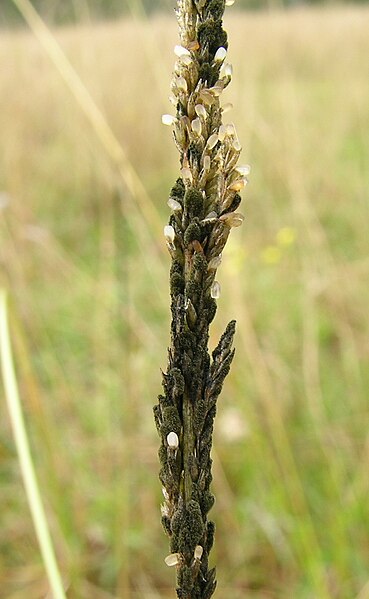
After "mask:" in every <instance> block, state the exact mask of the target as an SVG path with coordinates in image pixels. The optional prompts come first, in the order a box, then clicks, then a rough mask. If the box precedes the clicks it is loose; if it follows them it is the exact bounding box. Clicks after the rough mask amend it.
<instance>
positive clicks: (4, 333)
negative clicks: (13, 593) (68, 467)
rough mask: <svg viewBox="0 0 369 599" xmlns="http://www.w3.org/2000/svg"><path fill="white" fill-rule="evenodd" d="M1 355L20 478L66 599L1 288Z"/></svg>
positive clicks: (52, 576) (55, 584) (59, 595)
mask: <svg viewBox="0 0 369 599" xmlns="http://www.w3.org/2000/svg"><path fill="white" fill-rule="evenodd" d="M0 358H1V370H2V376H3V382H4V389H5V399H6V402H7V406H8V410H9V416H10V422H11V426H12V429H13V435H14V440H15V444H16V448H17V453H18V459H19V465H20V469H21V473H22V477H23V482H24V487H25V490H26V495H27V499H28V504H29V507H30V510H31V515H32V519H33V523H34V526H35V531H36V535H37V539H38V542H39V545H40V550H41V554H42V559H43V561H44V565H45V569H46V573H47V577H48V579H49V583H50V588H51V590H52V593H53V599H66V595H65V592H64V588H63V582H62V578H61V574H60V571H59V568H58V564H57V561H56V557H55V551H54V547H53V543H52V540H51V535H50V531H49V528H48V524H47V519H46V514H45V510H44V507H43V503H42V499H41V493H40V489H39V486H38V482H37V478H36V473H35V468H34V465H33V462H32V456H31V451H30V446H29V441H28V437H27V431H26V427H25V423H24V418H23V413H22V407H21V403H20V399H19V392H18V385H17V379H16V376H15V371H14V362H13V356H12V349H11V343H10V335H9V326H8V314H7V300H6V293H5V291H4V290H0Z"/></svg>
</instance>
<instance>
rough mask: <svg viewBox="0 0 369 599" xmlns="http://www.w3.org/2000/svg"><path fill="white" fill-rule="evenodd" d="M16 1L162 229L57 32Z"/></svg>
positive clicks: (147, 214)
mask: <svg viewBox="0 0 369 599" xmlns="http://www.w3.org/2000/svg"><path fill="white" fill-rule="evenodd" d="M13 3H14V4H15V6H16V7H17V9H18V10H19V12H20V14H21V15H22V17H23V18H24V20H25V22H26V23H27V25H28V26H29V28H30V29H31V31H32V32H33V34H34V35H35V37H36V39H37V40H38V41H39V42H40V44H41V46H42V47H43V48H44V50H45V52H46V54H47V55H48V56H49V58H50V60H51V61H52V63H53V64H54V66H55V67H56V69H57V70H58V72H59V74H60V75H61V77H62V78H63V80H64V82H65V83H66V85H67V87H68V88H69V90H70V92H71V93H72V95H73V96H74V98H75V99H76V101H77V103H78V104H79V106H80V108H81V109H82V111H83V113H84V114H85V116H86V117H87V119H88V120H89V122H90V124H91V125H92V127H93V129H94V131H95V133H96V136H97V138H98V139H99V141H100V143H101V145H102V147H103V148H104V150H105V151H106V153H107V155H108V156H109V158H110V159H111V160H112V162H113V164H114V165H115V167H116V168H117V170H118V172H119V174H120V176H121V177H122V179H123V181H124V183H125V184H126V186H127V188H128V189H129V191H130V193H131V194H132V196H133V197H134V198H135V199H136V201H137V204H138V206H139V207H140V211H141V213H142V215H143V218H144V220H148V221H149V222H150V224H151V226H152V228H153V229H156V231H157V232H159V231H161V228H162V227H161V220H160V218H159V215H158V211H157V209H156V207H155V206H154V204H153V202H152V200H151V198H150V196H149V195H148V193H147V191H146V189H145V187H144V185H143V184H142V182H141V179H140V177H139V175H138V174H137V172H136V170H135V168H134V167H133V166H132V164H131V162H130V161H129V159H128V157H127V154H126V152H125V149H124V148H123V146H122V144H121V143H120V142H119V141H118V139H117V137H116V136H115V135H114V133H113V131H112V129H111V127H110V126H109V124H108V122H107V120H106V118H105V116H104V114H103V113H102V112H101V110H100V108H99V107H98V106H97V104H96V102H95V101H94V99H93V98H92V96H91V94H90V92H89V91H88V89H87V88H86V86H85V85H84V83H83V81H82V80H81V78H80V77H79V75H78V73H77V72H76V70H75V69H74V68H73V66H72V64H71V63H70V61H69V60H68V58H67V57H66V55H65V54H64V52H63V50H62V48H61V47H60V45H59V44H58V42H57V40H56V39H55V37H54V35H53V34H52V32H51V31H50V29H49V28H48V27H47V25H46V23H45V22H44V21H43V19H42V18H41V17H40V15H39V14H38V12H37V11H36V10H35V8H34V7H33V5H32V4H31V2H30V1H29V0H13Z"/></svg>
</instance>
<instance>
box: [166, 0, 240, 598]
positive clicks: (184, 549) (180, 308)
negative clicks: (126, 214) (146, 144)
mask: <svg viewBox="0 0 369 599" xmlns="http://www.w3.org/2000/svg"><path fill="white" fill-rule="evenodd" d="M232 3H233V2H232V1H231V0H229V1H228V2H226V1H225V0H178V2H177V18H178V23H179V31H180V45H178V46H176V47H175V49H174V51H175V54H176V56H177V61H176V63H175V68H174V73H173V79H172V84H171V101H172V103H173V105H174V107H175V110H176V115H175V116H172V115H168V114H167V115H163V119H162V120H163V123H164V124H166V125H170V126H172V127H173V135H174V140H175V144H176V146H177V148H178V150H179V152H180V162H181V172H180V174H181V176H180V177H179V178H178V179H177V181H176V183H175V184H174V186H173V188H172V189H171V191H170V195H169V200H168V205H169V207H170V209H171V211H172V214H171V216H170V219H169V224H168V225H166V226H165V227H164V235H165V239H166V242H167V246H168V249H169V252H170V255H171V258H172V265H171V269H170V294H171V313H172V323H171V343H170V348H169V350H168V367H167V371H166V372H165V373H164V374H163V395H159V402H158V404H157V405H156V406H155V407H154V415H155V422H156V426H157V429H158V433H159V436H160V438H161V446H160V449H159V459H160V464H161V469H160V480H161V482H162V485H163V495H164V503H163V505H162V523H163V527H164V530H165V532H166V534H167V535H168V536H169V539H170V551H171V553H170V555H168V556H167V557H166V559H165V562H166V563H167V565H168V566H175V567H176V572H177V597H179V598H180V599H209V598H210V597H211V596H212V595H213V593H214V590H215V587H216V580H215V569H214V568H213V569H209V563H208V562H209V552H210V550H211V548H212V545H213V541H214V533H215V525H214V523H213V522H212V521H209V520H208V513H209V511H210V510H211V508H212V506H213V504H214V496H213V495H212V493H211V489H210V485H211V481H212V474H211V466H212V460H211V457H210V453H211V445H212V435H213V426H214V418H215V415H216V407H217V398H218V396H219V394H220V392H221V389H222V385H223V382H224V379H225V377H226V376H227V374H228V372H229V369H230V366H231V362H232V359H233V356H234V350H233V349H232V343H233V337H234V333H235V321H232V322H230V323H229V325H228V326H227V328H226V330H225V332H224V334H223V335H222V337H221V339H220V341H219V343H218V346H217V347H216V349H215V350H214V351H213V353H212V356H211V357H210V355H209V351H208V339H209V325H210V323H211V322H212V320H213V319H214V316H215V313H216V307H217V305H216V301H217V300H218V299H219V296H220V285H219V283H218V281H216V272H217V269H218V267H219V266H220V263H221V257H222V251H223V248H224V246H225V244H226V242H227V239H228V236H229V233H230V230H231V228H232V227H237V226H239V225H241V224H242V222H243V216H242V214H240V213H236V212H235V210H237V208H238V206H239V204H240V201H241V197H240V195H239V192H240V191H241V190H242V189H243V188H244V187H245V185H246V184H247V179H246V177H247V175H248V173H249V167H248V166H237V163H238V159H239V155H240V152H241V145H240V142H239V140H238V137H237V134H236V130H235V127H234V125H233V124H231V123H229V124H223V122H222V116H223V113H224V112H226V109H227V106H223V107H222V106H221V104H220V97H221V94H222V91H223V90H224V89H225V88H226V87H227V85H228V84H229V83H230V81H231V78H232V67H231V65H230V64H228V63H227V62H226V57H227V47H228V42H227V34H226V32H225V31H224V29H223V21H222V19H223V14H224V10H225V6H226V5H227V4H232Z"/></svg>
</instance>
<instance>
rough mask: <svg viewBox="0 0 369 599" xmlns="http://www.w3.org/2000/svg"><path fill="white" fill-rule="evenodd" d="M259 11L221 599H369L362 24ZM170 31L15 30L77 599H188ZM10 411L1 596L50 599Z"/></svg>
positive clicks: (4, 245) (29, 367) (35, 283)
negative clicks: (160, 400) (178, 428)
mask: <svg viewBox="0 0 369 599" xmlns="http://www.w3.org/2000/svg"><path fill="white" fill-rule="evenodd" d="M254 4H255V2H254V0H247V1H246V2H241V0H238V2H236V3H235V5H234V6H233V7H232V8H228V9H227V12H226V17H225V25H226V29H227V30H228V33H229V39H230V51H229V59H230V61H231V62H232V63H233V65H234V73H235V74H234V81H233V83H232V85H231V86H230V87H229V88H228V90H227V91H226V94H225V97H224V101H225V102H226V101H229V102H232V103H233V104H234V110H233V112H231V113H228V114H227V118H229V120H231V121H233V122H234V123H235V124H236V127H237V130H238V134H239V137H240V139H241V140H242V142H243V147H244V149H243V156H242V163H250V164H251V165H252V176H251V177H250V179H251V181H250V185H249V187H248V188H247V191H246V193H245V194H244V203H243V212H244V213H245V214H246V216H247V219H246V225H245V226H244V227H242V229H237V230H236V231H234V232H233V233H232V236H231V239H230V242H229V245H228V248H227V251H226V253H225V254H226V255H225V257H224V261H223V265H222V267H221V269H220V274H219V276H220V282H221V284H222V290H223V291H222V296H221V299H220V300H219V308H218V315H217V319H216V321H215V323H214V324H213V327H212V338H211V345H212V346H214V344H215V342H216V340H217V339H218V337H219V335H220V334H221V332H222V330H223V328H224V326H225V324H226V322H227V321H228V320H229V319H231V318H234V317H235V318H236V319H237V321H238V333H237V338H236V347H237V354H236V358H235V361H234V365H233V369H232V372H231V374H230V376H229V378H228V380H227V382H226V385H225V388H224V391H223V394H222V396H221V399H220V403H219V410H218V416H217V423H216V435H215V448H214V453H213V457H214V486H213V489H214V492H215V494H216V497H217V502H216V505H215V507H214V509H213V511H212V517H213V518H214V519H215V521H216V523H217V537H216V546H215V549H214V551H213V555H212V559H213V562H214V563H216V564H217V567H218V578H219V587H218V591H217V595H216V596H217V597H218V599H229V598H230V597H232V598H233V599H246V598H248V599H272V598H273V599H282V598H283V599H286V597H288V598H291V599H330V598H332V599H367V598H368V597H369V507H368V493H369V476H368V471H369V402H368V399H369V397H368V396H369V392H368V387H369V336H368V333H369V331H368V328H369V326H368V323H369V321H368V305H369V287H368V275H369V253H368V250H369V241H368V240H369V236H368V222H369V203H368V193H369V191H368V190H369V168H368V163H369V110H368V107H369V77H368V74H369V35H368V32H369V7H368V6H367V5H364V4H361V5H360V4H356V5H354V4H341V5H335V4H332V3H329V4H321V5H319V6H316V5H315V6H309V5H308V4H303V3H298V5H297V3H296V2H294V3H293V6H290V7H287V8H286V7H283V2H282V0H280V1H279V0H269V1H267V0H266V1H263V2H262V6H258V7H256V6H254V9H253V10H250V7H252V6H253V5H254ZM314 4H315V3H314ZM16 5H18V7H17V6H16ZM32 6H33V7H34V8H35V9H37V13H36V12H35V11H34V10H32ZM247 7H248V8H249V10H242V9H243V8H247ZM173 8H174V2H166V3H164V2H163V4H161V5H160V6H159V4H157V3H155V2H154V1H153V0H150V1H146V2H144V1H142V2H141V1H139V0H119V1H118V0H115V1H114V0H111V1H110V2H108V1H106V2H103V1H102V0H100V1H99V2H98V1H97V0H70V1H67V0H63V2H61V1H59V2H57V1H53V0H47V1H46V0H43V1H42V0H39V1H36V0H33V3H32V4H30V2H29V1H28V0H14V2H13V1H12V0H5V1H4V0H2V1H1V6H0V15H1V31H0V65H1V66H0V139H1V157H0V266H1V279H0V280H1V286H3V287H6V288H7V289H8V291H9V294H10V299H11V314H10V317H11V335H12V342H13V346H14V353H15V358H16V366H17V375H18V379H19V384H20V391H21V398H22V402H23V406H24V410H25V416H26V423H27V428H28V431H29V434H30V439H31V446H32V452H33V456H34V459H35V462H36V468H37V474H38V478H39V481H40V485H41V489H42V495H43V499H44V502H45V505H46V509H47V514H48V518H49V523H50V527H51V530H52V537H53V541H54V543H55V546H56V550H57V555H58V561H59V564H60V568H61V570H62V573H63V577H64V579H65V583H66V586H67V587H68V593H69V594H68V597H69V598H70V599H113V598H115V599H117V598H119V599H164V598H167V597H168V598H169V597H173V596H174V591H173V584H174V573H173V571H172V570H171V569H169V568H167V567H166V566H165V564H164V561H163V558H164V557H165V555H167V553H168V548H167V540H166V538H165V536H164V533H163V531H162V530H161V525H160V510H159V506H160V501H161V487H160V483H159V481H158V478H157V472H158V461H157V457H156V453H157V447H158V439H157V435H156V431H155V430H154V425H153V420H152V415H151V408H152V405H153V404H154V402H155V400H156V395H157V394H158V393H159V392H160V378H161V377H160V368H165V365H166V347H167V344H168V331H169V301H168V268H169V257H168V255H167V252H166V249H165V244H164V241H163V236H162V227H163V225H164V224H165V223H166V219H167V217H168V212H169V209H168V207H167V205H166V202H167V198H168V191H169V189H170V187H171V185H172V183H173V181H174V180H175V179H176V177H177V176H178V156H177V153H176V150H175V148H174V145H173V143H172V139H171V133H170V130H169V129H168V128H165V127H163V126H162V125H161V114H162V113H166V112H168V111H170V109H171V108H170V104H169V101H168V99H167V96H168V92H169V85H170V77H171V70H172V66H173V62H174V55H173V46H174V44H175V43H176V42H177V26H176V21H175V16H174V13H173ZM154 9H155V10H154ZM159 9H160V10H159ZM38 15H39V16H40V18H39V16H38ZM0 400H1V401H0V520H1V522H0V526H1V534H0V596H1V598H3V599H26V598H27V599H41V598H46V597H50V594H48V593H49V590H48V585H47V581H46V577H45V573H44V568H43V565H42V561H41V557H40V552H39V548H38V545H37V541H36V538H35V534H34V530H33V526H32V523H31V518H30V513H29V509H28V506H27V502H26V499H25V493H24V490H23V486H22V482H21V478H20V472H19V464H18V461H17V456H16V452H15V447H14V443H13V439H12V434H11V430H10V424H9V418H8V414H7V411H6V408H5V402H4V396H3V392H2V391H1V395H0Z"/></svg>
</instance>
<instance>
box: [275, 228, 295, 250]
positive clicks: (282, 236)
mask: <svg viewBox="0 0 369 599" xmlns="http://www.w3.org/2000/svg"><path fill="white" fill-rule="evenodd" d="M276 241H277V244H278V245H281V246H284V247H287V246H289V245H293V244H294V243H295V241H296V230H295V229H293V228H292V227H282V229H279V231H278V233H277V235H276Z"/></svg>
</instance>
